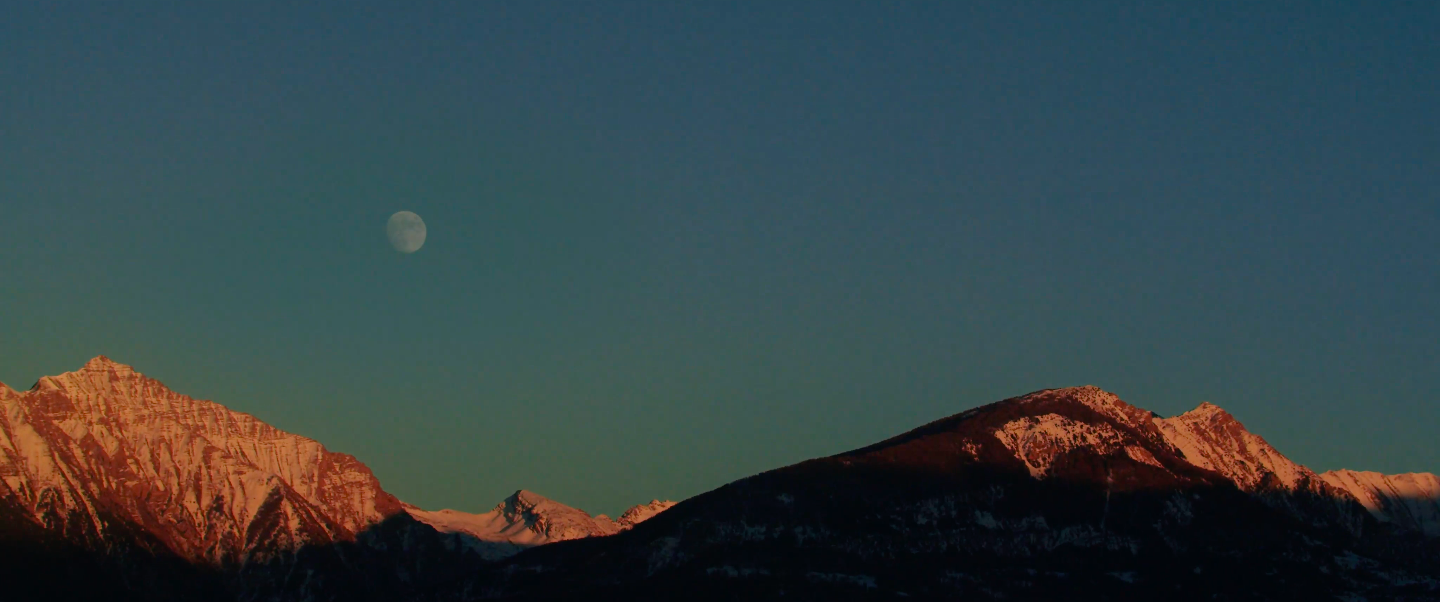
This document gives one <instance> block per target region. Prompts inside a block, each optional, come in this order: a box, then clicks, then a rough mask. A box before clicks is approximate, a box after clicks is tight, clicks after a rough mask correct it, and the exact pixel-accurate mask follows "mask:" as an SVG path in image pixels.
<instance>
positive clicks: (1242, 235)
mask: <svg viewBox="0 0 1440 602" xmlns="http://www.w3.org/2000/svg"><path fill="white" fill-rule="evenodd" d="M17 4H18V3H11V4H9V5H7V6H6V7H4V8H0V225H3V229H0V381H4V382H6V383H8V384H10V385H11V386H14V387H17V388H25V387H28V386H29V385H30V384H31V383H33V382H34V381H35V379H36V378H38V377H40V376H42V375H47V374H56V373H59V372H63V371H67V370H73V369H75V368H77V367H79V366H80V365H81V364H83V363H84V362H85V361H86V360H87V359H88V358H90V357H92V356H95V355H100V354H104V355H108V356H110V357H112V358H114V359H116V360H117V361H121V362H124V363H127V364H131V365H133V366H135V367H136V368H137V369H139V370H140V371H142V372H145V373H146V374H149V375H151V376H154V377H156V378H158V379H160V380H162V381H163V382H165V383H166V384H168V385H170V386H171V387H172V388H174V389H176V390H178V391H180V392H182V393H186V394H190V395H193V396H196V397H201V398H209V399H214V400H216V401H219V402H221V403H223V404H225V405H227V406H229V407H231V408H234V409H236V410H240V411H245V412H249V413H252V414H255V415H256V416H258V417H260V418H261V419H263V420H265V421H267V422H270V423H272V424H274V425H276V426H278V427H280V428H283V429H286V430H289V431H292V432H295V433H299V434H303V435H306V436H309V437H312V438H315V439H318V440H320V441H321V442H323V443H325V444H326V445H327V446H328V447H330V448H331V449H335V450H338V451H343V452H348V453H351V454H354V455H356V456H358V457H359V458H360V459H361V460H362V461H364V462H365V463H366V464H368V465H369V466H371V467H372V468H373V469H374V470H375V472H376V473H377V474H378V475H379V476H380V478H381V481H382V483H383V484H384V485H385V487H386V488H387V489H388V490H390V491H392V492H394V493H395V494H396V495H398V496H400V497H401V498H402V499H404V500H406V501H409V502H412V503H415V504H417V505H420V506H423V507H426V508H439V507H452V508H457V509H463V510H470V511H477V510H484V509H488V508H489V507H490V506H492V505H493V504H495V503H496V502H498V501H499V500H500V499H501V498H502V497H504V496H505V495H507V494H508V493H510V492H511V491H513V490H515V489H519V488H525V489H532V490H535V491H537V492H540V493H542V494H545V495H548V496H550V497H553V498H555V499H557V500H560V501H562V502H566V503H569V504H572V505H577V506H580V507H583V508H585V509H587V510H590V511H592V512H606V513H611V514H614V513H616V512H618V511H620V510H621V509H623V508H624V507H626V506H629V505H631V504H634V503H638V502H642V501H648V500H649V499H651V498H671V499H680V498H684V497H687V496H690V495H694V494H696V493H700V492H702V491H706V490H709V489H711V488H714V487H717V486H719V485H721V484H724V483H725V482H728V481H730V480H733V479H736V478H739V477H742V476H745V475H748V474H752V473H755V472H758V471H761V470H765V469H768V468H773V467H777V466H780V465H785V464H789V463H793V462H797V461H800V460H803V459H806V458H810V457H814V456H820V455H826V454H831V453H836V452H840V451H844V450H847V449H851V448H854V447H858V446H861V445H864V444H868V443H871V442H873V441H876V440H879V439H882V438H884V437H887V436H889V435H892V434H896V433H898V432H901V431H904V430H906V429H908V428H911V427H914V426H917V425H919V424H921V423H924V422H927V421H929V420H932V419H935V418H939V417H942V416H946V415H949V414H952V413H955V412H959V411H962V410H964V409H967V408H969V407H973V406H975V405H978V404H980V403H984V402H989V401H993V400H997V399H1001V398H1004V397H1009V396H1013V395H1017V394H1022V393H1026V392H1029V391H1033V390H1036V389H1041V388H1049V387H1057V386H1068V385H1080V384H1095V385H1098V386H1101V387H1103V388H1106V389H1108V390H1111V391H1113V392H1115V393H1117V394H1119V395H1120V396H1121V397H1122V398H1124V399H1126V400H1127V401H1130V402H1132V403H1135V404H1137V405H1139V406H1141V407H1145V408H1148V409H1151V410H1154V411H1156V412H1159V413H1162V414H1166V415H1169V414H1175V413H1179V412H1182V411H1185V410H1188V409H1190V408H1192V407H1194V406H1195V405H1196V404H1198V403H1199V402H1201V401H1211V402H1214V403H1216V404H1218V405H1220V406H1222V407H1225V408H1227V409H1229V410H1230V411H1231V412H1233V413H1234V414H1236V415H1237V416H1238V417H1239V418H1240V419H1241V420H1242V421H1243V422H1244V423H1245V424H1246V425H1247V426H1249V427H1250V428H1251V429H1252V430H1255V431H1256V432H1259V433H1260V434H1262V435H1263V436H1265V437H1266V438H1267V439H1269V440H1270V441H1271V442H1272V443H1273V444H1275V445H1276V447H1278V448H1279V449H1281V450H1282V451H1283V452H1285V453H1287V454H1288V455H1290V456H1291V457H1293V458H1294V459H1296V460H1297V461H1300V462H1303V463H1305V464H1307V465H1309V466H1311V467H1312V468H1316V469H1320V470H1324V469H1332V468H1341V467H1346V468H1356V469H1371V470H1380V471H1385V472H1407V471H1440V444H1437V443H1436V442H1437V440H1440V438H1437V437H1436V433H1435V427H1436V425H1437V424H1440V394H1437V390H1440V348H1437V343H1436V342H1437V341H1440V322H1437V318H1436V314H1437V310H1440V236H1437V234H1436V233H1437V231H1440V192H1437V190H1440V111H1437V110H1436V107H1440V43H1437V40H1440V38H1437V37H1436V36H1435V32H1436V31H1440V5H1437V4H1435V3H1431V2H1415V3H1400V2H1394V3H1369V2H1311V3H1301V4H1295V3H1287V4H1280V3H1276V4H1265V3H1203V6H1201V5H1200V4H1202V3H1193V2H1134V3H1107V2H1084V3H1080V2H1050V3H1033V2H997V3H960V2H930V3H901V2H852V1H844V0H833V1H827V2H786V3H775V2H747V3H729V2H727V3H708V4H701V3H669V2H603V3H601V2H525V3H519V2H495V3H482V2H473V3H471V2H465V3H445V4H444V6H443V7H439V8H437V7H431V8H425V9H419V8H415V7H412V6H408V3H388V4H375V3H369V4H362V3H338V2H336V3H324V4H307V5H306V6H304V7H298V8H297V7H296V6H294V5H295V3H262V2H253V3H226V4H221V3H204V4H202V5H199V6H194V5H188V4H187V5H182V4H180V3H164V4H161V3H145V2H125V3H113V2H112V3H100V2H94V3H81V2H75V3H65V4H64V5H63V6H61V5H58V4H57V5H53V6H45V5H40V3H36V4H37V5H38V6H33V7H23V6H17ZM677 4H683V5H684V6H679V5H677ZM400 210H409V211H414V212H415V213H418V214H419V215H421V216H422V217H423V218H424V219H425V221H426V224H427V226H428V231H429V237H428V240H427V242H426V244H425V246H424V248H423V249H421V250H420V251H419V252H417V253H415V254H413V255H401V254H399V253H396V252H395V251H393V250H392V249H391V248H390V247H389V245H388V242H387V240H386V236H385V221H386V219H387V218H388V217H389V216H390V215H391V214H392V213H394V212H396V211H400Z"/></svg>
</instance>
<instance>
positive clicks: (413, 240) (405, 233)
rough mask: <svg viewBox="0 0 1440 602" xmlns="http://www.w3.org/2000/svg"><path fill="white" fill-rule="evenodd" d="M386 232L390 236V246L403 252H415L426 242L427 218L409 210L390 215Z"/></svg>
mask: <svg viewBox="0 0 1440 602" xmlns="http://www.w3.org/2000/svg"><path fill="white" fill-rule="evenodd" d="M385 234H386V235H387V236H389V237H390V246H392V247H395V250H396V251H399V252H401V253H414V252H416V251H419V250H420V247H421V246H423V245H424V244H425V220H423V219H420V216H418V215H415V214H414V213H411V212H409V211H401V212H399V213H396V214H395V215H392V216H390V221H389V222H386V224H385Z"/></svg>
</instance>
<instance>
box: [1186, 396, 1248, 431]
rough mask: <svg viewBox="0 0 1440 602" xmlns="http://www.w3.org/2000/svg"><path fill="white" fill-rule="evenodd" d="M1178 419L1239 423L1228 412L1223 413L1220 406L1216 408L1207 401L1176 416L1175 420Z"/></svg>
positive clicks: (1223, 410) (1223, 409)
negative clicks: (1187, 418)
mask: <svg viewBox="0 0 1440 602" xmlns="http://www.w3.org/2000/svg"><path fill="white" fill-rule="evenodd" d="M1179 417H1189V418H1190V419H1192V420H1210V421H1218V420H1226V419H1229V420H1231V421H1235V422H1237V423H1238V422H1239V421H1236V420H1235V416H1233V415H1231V414H1230V412H1226V411H1225V408H1222V407H1220V406H1217V405H1215V404H1213V403H1210V402H1208V401H1202V402H1200V405H1198V406H1195V409H1193V410H1190V411H1189V412H1185V413H1184V414H1181V415H1180V416H1177V418H1179ZM1242 428H1243V427H1242Z"/></svg>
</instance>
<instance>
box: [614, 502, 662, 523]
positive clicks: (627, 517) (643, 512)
mask: <svg viewBox="0 0 1440 602" xmlns="http://www.w3.org/2000/svg"><path fill="white" fill-rule="evenodd" d="M675 504H676V502H672V501H669V500H666V501H663V502H662V501H660V500H650V503H648V504H639V505H636V506H631V507H630V509H629V510H626V511H625V512H624V513H623V514H621V515H620V518H618V519H616V521H615V522H617V523H619V524H620V528H622V529H628V528H630V527H634V526H635V525H638V524H640V523H643V522H645V521H647V520H650V519H651V518H653V517H654V516H655V515H656V514H660V513H661V512H664V511H666V510H669V509H670V508H671V507H673V506H674V505H675Z"/></svg>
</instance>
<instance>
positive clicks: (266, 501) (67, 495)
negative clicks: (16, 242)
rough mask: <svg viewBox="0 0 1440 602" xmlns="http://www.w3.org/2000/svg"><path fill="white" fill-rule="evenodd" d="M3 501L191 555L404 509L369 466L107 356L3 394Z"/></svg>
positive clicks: (337, 533)
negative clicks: (137, 532) (141, 535)
mask: <svg viewBox="0 0 1440 602" xmlns="http://www.w3.org/2000/svg"><path fill="white" fill-rule="evenodd" d="M0 497H3V498H7V499H10V500H12V501H14V502H16V503H18V505H20V506H21V507H23V508H24V509H25V510H26V511H28V512H29V513H30V515H31V516H32V517H33V518H34V520H35V521H36V522H38V523H40V524H41V525H43V526H45V527H47V528H50V529H52V530H58V531H61V532H63V533H64V534H65V536H66V537H67V538H71V539H75V540H78V541H82V542H86V543H89V544H99V545H103V544H104V542H105V541H106V536H107V533H108V532H110V531H113V530H114V529H115V528H116V527H117V523H116V521H120V522H128V523H131V524H134V525H138V526H140V527H141V529H143V530H144V531H146V532H148V533H150V534H151V535H154V536H155V537H157V538H158V539H159V540H160V541H162V542H163V543H164V545H165V546H167V547H169V548H170V549H171V551H173V552H175V553H177V554H179V555H181V556H182V557H185V558H189V559H191V560H204V561H209V562H230V561H243V560H247V559H252V558H256V557H265V556H268V555H271V554H273V553H276V552H279V551H282V550H291V549H295V548H297V547H299V546H302V545H305V544H310V543H328V542H331V541H336V540H348V539H353V538H354V536H355V534H356V533H358V532H360V531H361V530H363V529H365V528H367V527H369V526H370V525H373V524H375V523H377V522H379V521H380V520H382V519H384V518H385V517H387V516H389V515H392V514H395V513H396V512H399V511H400V502H399V500H397V499H395V497H394V496H392V495H390V494H389V493H386V492H385V491H384V490H382V489H381V488H380V484H379V482H378V481H377V480H376V479H375V476H374V475H373V474H372V473H371V472H370V470H369V469H368V468H366V467H365V465H363V464H361V463H360V462H359V461H358V460H356V459H355V458H354V457H352V456H349V455H346V454H340V453H335V452H331V451H328V450H326V449H325V447H324V446H322V445H320V444H319V443H318V442H316V441H314V440H311V439H307V438H305V437H301V436H298V435H292V434H290V433H286V432H284V431H281V430H279V429H276V428H274V427H271V426H270V425H267V424H265V423H264V422H261V421H260V420H258V419H256V418H255V417H254V416H250V415H249V414H244V413H241V412H235V411H231V410H229V409H226V408H225V407H223V406H221V405H219V404H216V403H213V402H209V401H201V400H196V399H192V398H190V397H187V396H184V395H181V394H178V393H175V392H174V391H171V390H170V389H168V388H166V387H165V386H164V385H162V384H161V383H160V382H158V381H156V380H153V379H151V378H148V377H146V376H144V375H142V374H140V373H139V372H136V371H135V370H134V369H132V368H131V367H129V366H126V365H123V364H119V363H116V362H114V361H111V360H110V359H108V358H105V357H103V356H101V357H97V358H95V359H92V360H90V361H89V362H88V363H86V364H85V366H84V367H83V368H81V369H80V370H77V371H75V372H67V373H65V374H61V375H59V376H47V377H44V378H41V379H40V380H39V382H37V383H36V384H35V386H34V388H32V389H31V390H29V391H26V392H24V393H18V394H17V393H15V392H13V391H10V390H9V389H8V388H7V389H6V391H5V392H0Z"/></svg>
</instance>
